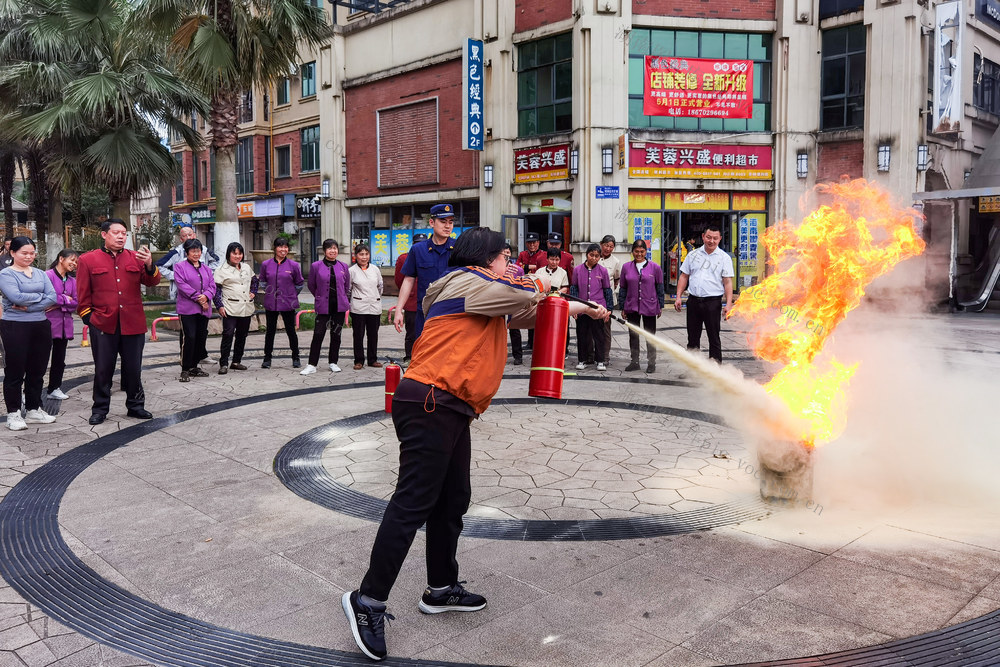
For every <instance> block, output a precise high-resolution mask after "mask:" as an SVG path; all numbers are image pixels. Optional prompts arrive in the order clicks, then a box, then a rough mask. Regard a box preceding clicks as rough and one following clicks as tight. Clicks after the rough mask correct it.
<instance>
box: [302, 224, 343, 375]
mask: <svg viewBox="0 0 1000 667" xmlns="http://www.w3.org/2000/svg"><path fill="white" fill-rule="evenodd" d="M338 254H340V246H339V245H337V242H336V241H334V240H333V239H327V240H325V241H323V259H321V260H319V261H318V262H313V265H312V268H310V270H309V291H310V292H312V295H313V297H314V298H315V303H316V305H315V306H314V307H315V309H316V326H315V327H313V337H312V344H311V345H310V346H309V363H308V364H306V367H305V368H304V369H302V373H301V374H302V375H311V374H313V373H315V372H316V364H318V363H319V353H320V351H321V350H322V348H323V338H324V337H325V336H326V330H327V329H329V330H330V356H329V360H330V370H331V371H332V372H334V373H339V372H340V366H338V365H337V362H338V361H340V332H341V331H342V330H343V328H344V317H345V316H346V315H347V310H348V308H349V307H350V305H351V301H350V294H351V275H350V270H349V269H348V267H347V265H346V264H344V263H343V262H338V261H337V255H338Z"/></svg>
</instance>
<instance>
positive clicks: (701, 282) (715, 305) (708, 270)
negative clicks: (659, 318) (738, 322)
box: [674, 223, 733, 364]
mask: <svg viewBox="0 0 1000 667" xmlns="http://www.w3.org/2000/svg"><path fill="white" fill-rule="evenodd" d="M701 240H702V241H703V242H704V245H703V246H701V247H700V248H695V249H694V250H692V251H691V252H689V253H688V254H687V257H685V258H684V262H683V263H681V271H680V276H679V277H678V278H677V299H676V300H675V301H674V310H676V311H677V312H681V306H682V304H681V294H682V293H683V292H684V290H685V289H687V290H688V302H687V306H688V310H687V330H688V343H687V349H689V350H697V349H700V348H701V326H702V323H704V325H705V332H706V333H707V334H708V356H709V357H710V358H711V359H715V360H716V361H717V362H718V363H720V364H721V363H722V339H721V338H720V336H719V330H720V329H721V328H722V316H723V315H724V314H725V313H727V312H729V309H730V308H731V307H732V305H733V260H732V258H731V257H730V256H729V255H727V254H726V252H725V251H724V250H721V249H720V248H719V242H720V241H721V240H722V230H721V229H720V228H719V226H718V225H717V224H714V223H713V224H710V225H709V226H708V227H707V228H706V229H705V232H704V233H703V234H702V235H701ZM723 296H725V298H726V303H725V306H723V304H722V298H723Z"/></svg>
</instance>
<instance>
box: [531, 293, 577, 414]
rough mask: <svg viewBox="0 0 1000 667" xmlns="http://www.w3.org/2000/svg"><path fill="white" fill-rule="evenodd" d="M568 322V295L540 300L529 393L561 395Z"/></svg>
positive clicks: (535, 394) (536, 395)
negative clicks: (564, 297)
mask: <svg viewBox="0 0 1000 667" xmlns="http://www.w3.org/2000/svg"><path fill="white" fill-rule="evenodd" d="M568 324H569V303H568V302H567V301H566V300H565V299H563V298H560V297H558V296H549V297H546V298H544V299H542V300H541V301H540V302H539V304H538V310H537V314H536V316H535V343H534V348H533V349H532V351H531V379H530V380H529V381H528V396H535V397H538V398H562V385H563V373H564V370H565V365H566V327H567V325H568Z"/></svg>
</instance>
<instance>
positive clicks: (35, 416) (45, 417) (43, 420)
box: [24, 408, 56, 424]
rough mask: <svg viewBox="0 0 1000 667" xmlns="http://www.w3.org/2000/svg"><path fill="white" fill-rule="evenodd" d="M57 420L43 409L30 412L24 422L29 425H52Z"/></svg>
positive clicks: (25, 416)
mask: <svg viewBox="0 0 1000 667" xmlns="http://www.w3.org/2000/svg"><path fill="white" fill-rule="evenodd" d="M55 420H56V418H55V417H53V416H52V415H50V414H47V413H46V412H45V410H42V409H41V408H37V409H35V410H28V412H27V413H26V414H25V415H24V421H25V422H27V423H28V424H51V423H52V422H54V421H55Z"/></svg>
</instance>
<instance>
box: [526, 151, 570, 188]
mask: <svg viewBox="0 0 1000 667" xmlns="http://www.w3.org/2000/svg"><path fill="white" fill-rule="evenodd" d="M563 178H569V144H557V145H555V146H536V147H534V148H522V149H521V150H515V151H514V182H515V183H533V182H535V181H557V180H560V179H563Z"/></svg>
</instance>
